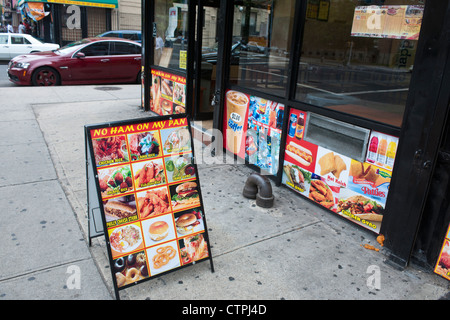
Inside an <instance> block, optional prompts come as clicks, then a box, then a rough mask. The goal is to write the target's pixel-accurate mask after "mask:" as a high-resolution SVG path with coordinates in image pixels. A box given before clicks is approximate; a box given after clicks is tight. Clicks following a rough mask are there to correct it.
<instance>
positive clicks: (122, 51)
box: [111, 41, 141, 55]
mask: <svg viewBox="0 0 450 320" xmlns="http://www.w3.org/2000/svg"><path fill="white" fill-rule="evenodd" d="M113 44H114V45H113V46H112V50H111V55H127V54H140V53H141V47H139V46H138V45H135V44H132V43H126V42H119V41H118V42H113Z"/></svg>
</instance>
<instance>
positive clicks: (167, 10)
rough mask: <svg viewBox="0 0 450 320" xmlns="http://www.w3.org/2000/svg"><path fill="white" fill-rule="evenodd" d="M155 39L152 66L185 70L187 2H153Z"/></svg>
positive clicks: (163, 0)
mask: <svg viewBox="0 0 450 320" xmlns="http://www.w3.org/2000/svg"><path fill="white" fill-rule="evenodd" d="M155 23H156V38H155V47H154V48H155V49H154V50H155V51H154V57H155V59H154V64H155V65H157V66H161V67H165V68H171V69H176V70H179V69H183V71H184V69H185V65H186V63H185V61H183V59H180V57H182V58H183V57H187V47H188V39H187V38H188V1H187V0H178V1H170V0H169V1H168V0H156V1H155Z"/></svg>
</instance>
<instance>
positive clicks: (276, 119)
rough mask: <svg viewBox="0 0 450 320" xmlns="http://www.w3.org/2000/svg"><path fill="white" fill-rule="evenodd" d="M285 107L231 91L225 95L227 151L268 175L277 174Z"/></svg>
mask: <svg viewBox="0 0 450 320" xmlns="http://www.w3.org/2000/svg"><path fill="white" fill-rule="evenodd" d="M283 113H284V105H283V104H281V103H277V102H275V101H270V100H266V99H262V98H259V97H256V96H250V95H247V94H244V93H242V92H238V91H233V90H229V91H227V93H226V103H225V116H224V128H225V131H226V133H225V134H224V146H225V148H226V149H227V150H228V151H230V152H232V153H233V154H235V155H238V156H239V157H240V158H242V159H245V160H246V161H247V162H248V163H250V164H252V165H256V166H257V167H259V168H261V169H262V170H264V171H266V172H268V173H269V174H273V175H276V174H277V172H278V160H279V154H280V141H281V130H282V125H283Z"/></svg>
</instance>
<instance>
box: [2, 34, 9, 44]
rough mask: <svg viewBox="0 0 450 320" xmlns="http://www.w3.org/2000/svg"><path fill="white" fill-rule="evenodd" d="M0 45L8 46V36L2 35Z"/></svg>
mask: <svg viewBox="0 0 450 320" xmlns="http://www.w3.org/2000/svg"><path fill="white" fill-rule="evenodd" d="M0 44H8V36H7V35H0Z"/></svg>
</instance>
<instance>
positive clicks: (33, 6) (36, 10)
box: [20, 2, 50, 22]
mask: <svg viewBox="0 0 450 320" xmlns="http://www.w3.org/2000/svg"><path fill="white" fill-rule="evenodd" d="M20 9H21V12H22V14H23V15H27V16H29V17H30V18H31V19H33V20H34V21H36V22H37V21H39V20H42V19H44V18H45V17H46V16H47V15H48V14H49V13H50V12H45V10H44V4H43V3H41V2H35V3H31V2H30V3H25V5H24V6H21V7H20Z"/></svg>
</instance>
